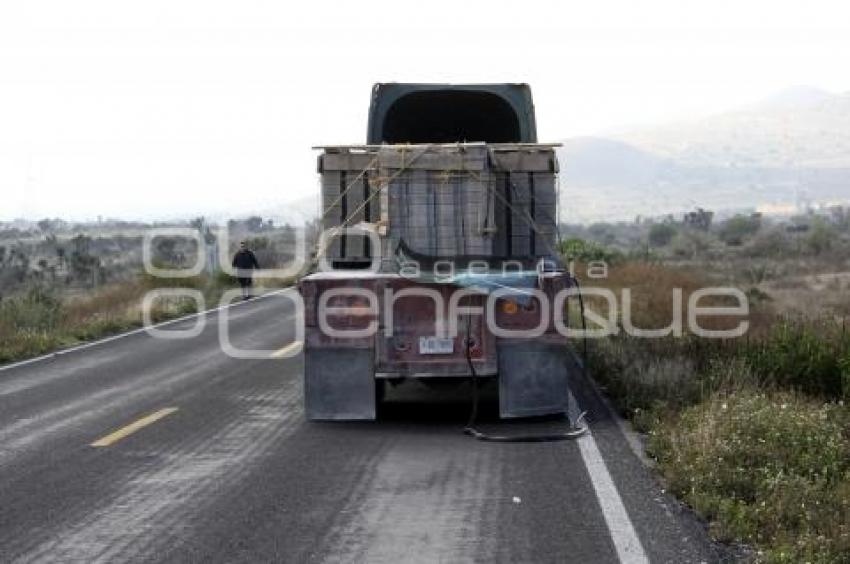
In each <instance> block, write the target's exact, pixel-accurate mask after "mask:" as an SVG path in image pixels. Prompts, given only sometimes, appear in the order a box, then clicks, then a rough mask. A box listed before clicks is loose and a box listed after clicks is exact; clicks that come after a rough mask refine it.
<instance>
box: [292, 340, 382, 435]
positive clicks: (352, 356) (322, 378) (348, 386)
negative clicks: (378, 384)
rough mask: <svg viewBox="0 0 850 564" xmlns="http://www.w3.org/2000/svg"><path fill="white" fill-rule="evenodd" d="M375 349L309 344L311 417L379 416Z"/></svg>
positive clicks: (307, 379) (308, 404)
mask: <svg viewBox="0 0 850 564" xmlns="http://www.w3.org/2000/svg"><path fill="white" fill-rule="evenodd" d="M374 358H375V352H374V350H373V349H353V348H346V349H343V348H319V349H311V348H309V347H308V348H307V349H306V350H305V351H304V411H305V412H306V415H307V419H309V420H311V421H321V420H354V419H375V365H374Z"/></svg>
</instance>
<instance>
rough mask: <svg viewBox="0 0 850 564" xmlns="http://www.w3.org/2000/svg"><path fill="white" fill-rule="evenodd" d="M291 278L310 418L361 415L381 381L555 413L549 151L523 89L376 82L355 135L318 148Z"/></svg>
mask: <svg viewBox="0 0 850 564" xmlns="http://www.w3.org/2000/svg"><path fill="white" fill-rule="evenodd" d="M321 150H322V154H321V155H320V156H319V158H318V172H319V174H320V176H321V186H322V227H323V229H324V234H323V237H322V238H321V241H320V244H319V250H318V255H319V259H320V265H321V268H320V269H319V271H318V272H315V273H313V274H311V275H309V276H307V277H305V278H304V279H303V280H302V281H301V283H300V289H301V292H302V295H303V298H304V304H305V325H306V331H305V374H304V388H305V405H306V412H307V417H308V418H309V419H374V418H375V414H376V404H377V401H378V399H379V397H380V395H381V390H382V388H383V387H384V386H385V385H386V383H387V382H394V383H395V382H398V381H401V380H404V379H409V378H416V379H427V380H429V381H435V379H446V378H450V379H451V378H470V377H471V376H473V375H474V376H475V377H481V378H498V382H499V401H500V414H501V416H502V417H521V416H529V415H543V414H551V413H558V412H564V411H566V410H567V403H568V398H569V393H568V369H567V362H566V353H567V350H566V342H565V339H564V337H562V335H561V333H560V332H559V331H557V324H558V321H559V318H558V315H556V314H555V313H556V312H559V314H560V313H562V312H563V309H564V308H563V304H559V305H558V306H557V308H556V307H553V306H555V305H556V302H557V301H558V300H557V299H556V298H557V296H558V295H559V293H561V292H562V291H563V290H564V289H566V288H568V287H569V285H570V278H569V275H568V274H567V273H566V272H564V270H563V269H562V268H560V263H559V260H558V253H557V249H556V229H557V221H556V217H557V213H556V205H557V194H556V192H557V189H556V186H557V173H558V166H557V159H556V156H555V146H554V145H551V144H539V143H537V139H536V126H535V122H534V108H533V105H532V101H531V93H530V89H529V88H528V86H527V85H516V84H503V85H426V84H412V85H411V84H378V85H376V86H375V88H374V90H373V96H372V104H371V107H370V113H369V127H368V135H367V144H365V145H356V146H352V145H349V146H328V147H322V148H321Z"/></svg>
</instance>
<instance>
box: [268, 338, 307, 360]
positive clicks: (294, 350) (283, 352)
mask: <svg viewBox="0 0 850 564" xmlns="http://www.w3.org/2000/svg"><path fill="white" fill-rule="evenodd" d="M303 345H304V341H293V342H291V343H289V344H288V345H286V346H285V347H283V348H282V349H280V350H279V351H275V352H273V353H272V354H271V357H272V358H282V357H285V356H286V357H289V356H294V355H296V354H298V353H299V352H300V351H301V347H302V346H303Z"/></svg>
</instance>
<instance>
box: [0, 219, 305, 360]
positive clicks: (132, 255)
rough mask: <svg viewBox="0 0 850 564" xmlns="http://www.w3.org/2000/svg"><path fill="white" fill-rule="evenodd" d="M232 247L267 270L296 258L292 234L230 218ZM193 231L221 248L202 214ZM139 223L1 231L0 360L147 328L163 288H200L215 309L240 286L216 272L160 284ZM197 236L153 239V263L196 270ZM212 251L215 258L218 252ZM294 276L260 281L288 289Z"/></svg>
mask: <svg viewBox="0 0 850 564" xmlns="http://www.w3.org/2000/svg"><path fill="white" fill-rule="evenodd" d="M230 223H231V224H230V225H229V228H230V233H231V247H232V249H229V250H228V253H229V254H231V253H232V251H234V250H235V246H236V244H238V241H239V240H245V241H247V243H248V244H249V246H250V247H251V248H252V249H254V251H255V254H256V255H257V257H258V260H259V262H260V264H261V265H262V266H266V267H276V266H280V265H282V264H285V263H286V262H288V261H289V260H290V259H291V257H292V248H293V242H294V230H293V228H291V227H289V226H283V227H276V226H274V225H273V224H271V223H269V222H266V221H263V220H262V219H260V218H248V219H246V220H242V221H231V222H230ZM180 226H181V227H187V226H188V227H194V228H196V229H198V230H199V231H200V233H201V240H202V241H203V242H204V243H205V244H206V245H209V244H212V243H214V239H215V238H214V237H212V236H211V231H210V227H209V226H208V225H207V224H206V222H205V221H204V220H203V218H198V219H196V220H193V221H192V222H190V223H189V224H188V225H180ZM146 227H147V226H144V225H140V224H120V225H117V226H116V225H85V226H80V225H75V226H69V225H67V224H64V223H63V222H61V221H58V220H44V221H41V222H38V224H37V227H36V228H34V229H31V230H28V231H21V230H20V229H17V228H15V229H6V230H0V363H6V362H12V361H16V360H22V359H26V358H30V357H33V356H38V355H40V354H45V353H48V352H51V351H55V350H57V349H61V348H65V347H68V346H73V345H75V344H79V343H81V342H85V341H89V340H93V339H97V338H100V337H103V336H107V335H111V334H115V333H119V332H122V331H126V330H129V329H133V328H136V327H140V326H141V325H142V309H141V305H142V300H143V298H144V296H145V294H146V293H147V292H148V291H150V290H153V289H156V288H162V287H183V288H192V289H195V290H198V291H200V292H201V294H202V295H203V296H204V299H205V303H206V306H207V307H214V306H216V305H217V304H218V302H219V301H220V299H221V297H222V295H223V294H224V292H225V291H227V290H229V289H232V288H238V284H237V281H236V280H235V279H234V278H232V277H230V276H228V275H227V274H225V273H224V272H222V271H220V270H217V269H213V268H210V269H207V270H206V271H205V272H204V273H202V274H200V275H198V276H194V277H190V278H174V279H166V278H157V277H154V276H151V275H149V274H146V273H145V272H144V269H143V266H142V249H141V246H142V233H143V230H144V229H145V228H146ZM197 247H198V245H197V243H196V242H195V241H194V239H182V238H179V237H163V238H157V239H155V241H154V249H153V261H154V264H155V265H157V266H159V267H161V268H177V269H180V268H188V267H189V266H190V265H191V264H193V263H194V261H195V258H196V257H197V254H198V252H209V249H203V250H201V249H198V248H197ZM213 254H214V253H213ZM289 282H291V281H287V280H259V279H258V280H255V285H256V286H257V287H258V288H259V289H260V290H261V289H262V288H263V287H266V286H268V287H272V286H274V287H280V286H283V285H286V284H288V283H289ZM196 309H197V305H196V304H195V302H194V301H193V300H192V299H190V298H162V299H158V300H157V301H156V302H155V303H154V304H153V307H152V311H151V319H152V320H153V321H154V322H159V321H164V320H167V319H172V318H176V317H179V316H182V315H186V314H189V313H194V312H195V311H196Z"/></svg>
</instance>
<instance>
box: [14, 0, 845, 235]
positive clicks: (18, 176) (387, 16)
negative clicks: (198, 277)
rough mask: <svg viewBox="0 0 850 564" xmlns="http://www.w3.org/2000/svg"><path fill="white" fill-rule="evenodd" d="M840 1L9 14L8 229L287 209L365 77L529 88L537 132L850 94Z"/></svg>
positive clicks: (111, 4) (341, 127)
mask: <svg viewBox="0 0 850 564" xmlns="http://www.w3.org/2000/svg"><path fill="white" fill-rule="evenodd" d="M848 68H850V9H848V5H847V4H846V3H842V2H831V3H821V2H814V1H807V2H800V1H795V2H786V1H777V0H773V1H768V2H745V1H743V0H736V1H731V2H726V1H718V0H710V1H707V2H701V3H697V2H683V1H681V0H678V1H670V2H648V1H641V2H633V1H632V2H629V1H624V2H604V1H598V0H594V1H592V2H588V1H582V2H542V1H541V2H531V1H527V0H526V1H522V2H520V1H514V2H498V1H494V0H487V1H484V2H473V1H468V0H467V1H464V0H452V1H449V2H443V1H438V0H428V1H426V2H415V1H407V2H404V1H398V0H396V1H390V2H370V1H367V0H361V1H359V2H341V3H339V4H338V5H334V3H333V2H330V1H327V0H325V1H323V2H287V1H284V0H274V1H268V2H264V1H263V2H261V1H240V2H232V1H231V2H213V1H210V0H204V1H200V0H198V1H187V2H178V1H175V0H169V1H152V0H145V1H139V2H134V3H131V2H118V1H115V0H104V1H100V2H86V1H79V0H77V1H73V2H69V1H67V0H64V1H61V0H57V1H53V2H40V1H33V0H28V1H26V2H12V1H7V2H4V3H3V4H0V194H2V203H1V204H0V219H2V220H7V219H12V218H15V217H30V218H38V217H44V216H61V217H66V218H67V217H71V218H75V219H86V218H95V217H97V216H98V215H103V216H115V217H123V218H147V219H149V218H153V217H174V216H188V215H192V214H196V213H210V212H211V211H219V212H220V211H224V210H231V211H232V212H233V213H245V212H249V211H252V210H257V209H259V210H274V209H285V208H286V202H287V201H292V200H297V199H301V198H304V197H305V196H308V195H310V194H312V193H315V191H316V190H317V182H316V177H315V155H314V153H313V152H312V151H311V150H310V146H311V145H315V144H332V143H355V142H363V141H364V138H365V129H366V114H367V110H368V102H369V94H370V87H371V85H372V83H374V82H378V81H381V82H387V81H400V82H404V81H408V82H528V83H530V84H531V86H532V88H533V92H534V95H535V101H536V107H537V122H538V132H539V137H540V139H541V141H548V140H557V139H561V138H564V137H567V136H571V135H580V134H588V133H595V132H600V131H605V130H606V129H610V128H614V127H618V126H621V125H628V124H640V123H654V122H659V121H665V120H675V119H681V118H687V117H695V116H699V115H704V114H706V113H711V112H714V111H719V110H722V109H726V108H729V107H734V106H736V105H741V104H746V103H749V102H752V101H754V100H757V99H759V98H760V97H762V96H765V95H768V94H771V93H772V92H774V91H776V90H779V89H781V88H784V87H786V86H789V85H796V84H810V85H814V86H818V87H822V88H826V89H829V90H833V91H845V90H850V72H848Z"/></svg>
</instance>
